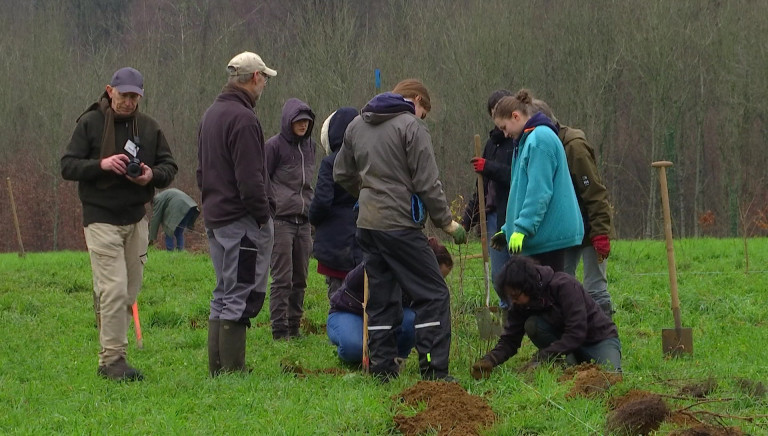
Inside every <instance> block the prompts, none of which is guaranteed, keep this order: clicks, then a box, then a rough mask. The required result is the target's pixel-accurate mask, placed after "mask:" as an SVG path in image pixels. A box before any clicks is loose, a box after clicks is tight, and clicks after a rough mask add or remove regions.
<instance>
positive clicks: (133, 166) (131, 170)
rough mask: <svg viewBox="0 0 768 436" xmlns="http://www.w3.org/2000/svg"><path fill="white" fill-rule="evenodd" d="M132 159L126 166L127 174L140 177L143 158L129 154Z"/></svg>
mask: <svg viewBox="0 0 768 436" xmlns="http://www.w3.org/2000/svg"><path fill="white" fill-rule="evenodd" d="M128 158H129V159H130V160H129V161H128V165H126V166H125V175H127V176H128V177H139V176H140V175H141V160H139V158H138V157H136V156H128Z"/></svg>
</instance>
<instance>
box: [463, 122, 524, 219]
mask: <svg viewBox="0 0 768 436" xmlns="http://www.w3.org/2000/svg"><path fill="white" fill-rule="evenodd" d="M514 150H515V140H514V139H513V138H507V137H505V136H504V132H502V131H501V130H499V128H498V127H494V128H493V130H491V131H490V132H489V134H488V141H487V142H486V143H485V149H483V156H482V157H483V158H484V159H485V167H484V168H483V171H482V175H483V188H484V190H485V192H484V193H485V211H486V213H493V212H496V222H497V223H499V227H501V223H503V222H504V221H505V219H506V217H507V199H508V198H509V181H510V178H511V164H512V153H514ZM479 205H480V203H479V200H478V196H477V190H475V194H474V195H473V196H472V200H470V201H469V203H468V204H467V207H466V209H465V210H464V216H463V218H462V223H463V224H464V228H466V229H469V228H471V227H472V226H474V225H475V224H477V223H478V222H479V221H478V220H479V216H480V208H479Z"/></svg>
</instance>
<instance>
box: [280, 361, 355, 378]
mask: <svg viewBox="0 0 768 436" xmlns="http://www.w3.org/2000/svg"><path fill="white" fill-rule="evenodd" d="M280 369H281V370H282V371H283V372H284V373H286V374H295V375H296V376H297V377H306V376H308V375H320V374H331V375H345V374H349V371H346V370H343V369H341V368H321V369H307V368H304V367H303V366H301V365H299V364H298V363H296V362H291V361H290V360H287V359H283V360H282V361H281V362H280Z"/></svg>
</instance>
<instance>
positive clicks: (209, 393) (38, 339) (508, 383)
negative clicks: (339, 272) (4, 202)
mask: <svg viewBox="0 0 768 436" xmlns="http://www.w3.org/2000/svg"><path fill="white" fill-rule="evenodd" d="M749 243H750V245H749V250H750V265H751V268H752V269H753V270H757V271H753V272H751V273H749V274H746V273H745V271H744V269H745V268H744V263H745V261H744V254H743V245H742V241H741V240H737V239H722V240H716V239H698V240H680V241H675V249H676V258H677V265H678V284H679V292H680V300H681V308H682V321H683V326H685V327H692V328H693V340H694V347H695V352H694V355H693V356H692V357H686V358H680V359H665V358H664V357H663V355H662V352H661V329H662V328H670V327H673V320H672V315H671V311H670V309H669V306H670V297H669V281H668V276H667V262H666V251H665V248H664V243H663V242H662V241H617V242H615V243H614V244H613V245H614V246H613V252H612V254H611V258H610V260H609V264H608V271H609V280H610V283H609V291H610V293H611V295H612V297H613V299H614V302H615V304H616V305H617V306H618V313H617V314H616V316H615V320H616V323H617V325H618V326H619V333H620V335H621V340H622V344H623V351H624V361H623V368H624V371H625V378H624V382H622V383H620V384H618V385H616V386H614V387H613V388H612V389H611V391H610V392H609V394H608V395H621V394H623V393H625V392H627V391H628V390H629V389H646V390H651V391H653V392H659V393H663V394H672V395H674V394H677V391H678V389H679V387H680V386H682V385H683V384H685V383H690V382H695V381H700V380H703V379H706V378H708V377H713V378H715V379H716V380H717V381H718V388H717V390H716V391H715V392H714V393H713V394H712V395H710V398H729V399H731V400H729V401H721V402H713V403H707V404H701V405H697V406H695V407H694V408H693V410H709V411H713V412H716V413H719V414H723V415H737V416H755V417H757V416H758V415H765V414H767V413H768V399H766V398H759V397H758V398H755V397H751V396H749V395H747V394H746V393H743V392H741V390H740V389H739V388H738V383H737V379H738V378H742V377H743V378H748V379H751V380H754V381H762V382H763V383H768V379H766V374H768V347H766V346H765V345H766V344H768V325H767V323H768V304H766V298H765V296H766V292H768V291H766V290H767V289H768V272H766V271H764V270H763V269H768V267H766V265H768V243H766V240H765V239H752V240H750V242H749ZM451 248H452V249H454V250H455V249H456V247H455V246H453V247H451ZM470 251H471V252H473V253H474V252H479V251H480V249H479V246H477V245H473V246H471V247H470ZM461 273H462V269H461V267H460V265H459V262H458V258H457V265H456V267H455V268H454V271H453V273H452V274H451V275H450V276H449V279H448V281H449V286H450V287H451V289H452V293H453V305H452V311H453V318H454V326H453V344H452V361H451V371H452V373H454V374H455V375H456V376H458V377H459V378H460V380H461V383H462V386H464V388H465V389H467V390H468V391H469V392H470V393H473V394H477V395H483V396H484V397H485V398H486V399H487V400H488V401H489V403H490V404H491V406H492V408H493V409H494V411H495V412H496V414H497V415H498V421H497V424H496V425H495V426H494V427H493V428H491V429H489V430H488V432H487V433H488V434H490V435H524V434H525V435H534V434H535V435H590V434H602V429H603V426H604V423H605V417H606V413H607V412H606V405H605V403H606V399H607V396H608V395H606V396H605V397H603V398H599V399H582V398H579V399H566V398H565V394H566V393H567V392H568V389H569V388H570V385H569V384H567V383H566V384H564V383H560V382H558V381H557V378H558V376H559V375H560V372H559V371H558V370H553V369H549V370H548V369H542V370H539V371H537V372H536V373H535V374H533V375H520V374H518V373H517V372H516V371H515V368H516V367H517V366H519V365H520V364H521V363H523V362H524V361H525V360H526V358H527V357H528V356H530V355H531V353H532V352H533V347H532V346H531V344H530V343H528V342H527V340H526V341H525V342H524V344H525V345H524V347H523V349H522V352H521V354H520V355H518V356H515V357H514V358H513V359H511V360H510V361H509V362H507V363H506V364H505V365H503V366H502V367H500V368H499V369H498V370H497V371H495V372H494V373H493V376H492V377H491V378H490V379H489V380H484V381H474V380H472V379H471V378H470V377H469V374H468V372H469V371H468V370H469V366H470V365H471V363H472V362H473V361H474V360H475V359H476V358H478V357H480V356H481V355H482V353H483V352H484V351H485V350H486V349H488V348H489V347H490V346H491V345H492V344H489V343H487V342H484V341H481V340H480V339H479V338H478V336H477V327H476V324H475V321H474V317H473V315H472V314H473V311H474V310H475V308H477V307H478V306H479V305H481V304H483V301H484V296H483V276H482V264H481V260H470V261H467V264H466V266H465V268H464V270H463V277H461V279H460V276H461V275H462V274H461ZM213 285H214V274H213V269H212V267H211V265H210V261H209V259H208V256H207V255H204V254H198V255H195V254H189V253H167V252H164V251H151V252H150V258H149V262H148V264H147V267H146V271H145V279H144V287H143V290H142V293H141V294H140V296H139V307H140V311H141V318H142V328H143V333H144V349H142V350H138V349H137V348H136V347H135V343H134V338H133V336H131V338H130V345H129V350H128V357H129V361H130V362H131V363H132V364H134V365H135V366H137V367H138V368H140V369H141V370H142V371H143V372H144V374H145V381H143V382H141V383H123V384H120V383H114V382H109V381H106V380H103V379H101V378H99V377H97V376H96V366H97V351H98V337H97V331H96V329H95V327H94V319H93V312H92V310H91V303H92V298H91V288H92V284H91V274H90V266H89V262H88V256H87V254H86V253H83V252H59V253H30V254H27V256H26V257H25V258H19V257H18V256H16V255H15V254H2V255H0V331H2V332H3V339H2V343H1V345H0V410H2V412H1V413H0V434H54V433H55V434H59V433H62V434H243V433H248V434H265V435H266V434H269V435H272V434H285V435H308V434H313V435H314V434H317V435H336V434H344V435H356V434H357V435H367V434H370V435H380V434H397V431H396V430H394V425H393V421H392V417H393V416H394V415H395V414H397V413H401V412H403V410H404V409H403V408H402V406H400V405H398V404H396V403H395V402H393V400H392V398H391V397H392V396H393V395H395V394H397V393H398V392H400V391H401V390H403V389H405V388H407V387H409V386H411V385H413V384H414V383H415V382H416V381H417V380H418V375H417V372H418V371H417V364H416V362H415V361H416V359H415V358H411V359H409V362H408V367H407V370H406V371H405V373H404V374H403V375H402V376H401V377H400V378H399V379H398V380H396V381H395V382H393V383H391V384H388V385H380V384H378V383H376V382H375V381H373V380H372V379H370V378H367V377H364V376H362V375H360V374H359V373H357V372H355V371H354V370H353V371H352V372H351V373H350V374H348V375H345V376H333V375H317V376H308V377H306V378H297V377H295V376H293V375H289V374H284V373H282V372H281V370H280V361H281V360H283V359H289V360H290V361H293V362H298V363H299V364H300V365H302V366H303V367H305V368H308V369H322V368H329V367H335V366H340V364H339V361H338V359H337V358H336V356H335V354H334V347H332V346H331V345H330V344H329V343H328V341H327V338H326V337H325V336H324V335H322V334H316V335H307V336H306V337H304V338H302V339H300V340H298V341H293V342H281V343H275V342H273V341H272V340H271V333H270V330H269V326H268V313H267V312H268V311H267V310H264V311H262V313H261V314H260V315H259V316H258V317H257V318H256V322H255V324H254V328H252V329H250V330H249V332H248V349H247V361H248V364H249V365H250V366H252V367H253V368H254V372H253V373H252V374H251V375H249V376H238V375H227V376H222V377H219V378H217V379H210V378H209V377H208V372H207V350H206V337H207V336H206V320H207V315H208V302H209V299H210V292H211V289H212V287H213ZM325 295H326V290H325V283H324V281H323V279H322V277H320V276H318V275H317V274H316V272H315V264H314V261H313V262H312V264H311V265H310V284H309V289H308V292H307V298H306V310H307V312H306V317H307V318H308V319H309V321H310V322H311V323H312V324H315V325H323V324H324V323H325V317H326V312H327V301H326V296H325ZM132 334H133V333H132V332H131V335H132ZM413 357H415V355H414V356H413ZM668 401H670V403H671V404H672V405H673V408H675V407H678V408H679V407H684V406H687V405H690V404H693V402H692V401H682V400H679V401H676V400H668ZM407 412H408V411H406V413H407ZM723 422H724V423H725V424H728V425H737V426H739V427H741V428H742V430H744V431H745V432H747V433H749V434H768V419H766V418H765V417H758V418H756V419H755V420H754V422H751V423H750V422H746V421H744V420H736V419H725V420H724V421H723ZM671 428H673V427H672V426H670V425H669V424H665V425H664V427H662V430H661V431H659V434H667V432H668V431H669V429H671Z"/></svg>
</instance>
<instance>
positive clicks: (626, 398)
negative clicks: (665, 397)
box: [608, 389, 656, 410]
mask: <svg viewBox="0 0 768 436" xmlns="http://www.w3.org/2000/svg"><path fill="white" fill-rule="evenodd" d="M652 395H656V394H654V393H652V392H648V391H641V390H638V389H632V390H630V391H629V392H627V393H626V394H624V395H622V396H619V397H612V398H610V399H609V400H608V409H609V410H615V409H618V408H619V407H621V406H623V405H625V404H627V403H629V402H632V401H635V400H640V399H643V398H648V397H650V396H652Z"/></svg>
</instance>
